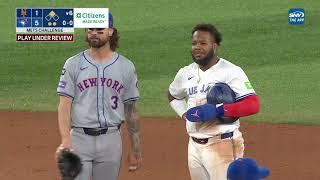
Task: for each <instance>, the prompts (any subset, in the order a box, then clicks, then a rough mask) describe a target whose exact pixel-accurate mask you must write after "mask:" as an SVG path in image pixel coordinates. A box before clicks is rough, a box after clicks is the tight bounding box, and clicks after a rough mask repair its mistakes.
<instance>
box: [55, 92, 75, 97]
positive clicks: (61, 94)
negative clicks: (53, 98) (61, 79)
mask: <svg viewBox="0 0 320 180" xmlns="http://www.w3.org/2000/svg"><path fill="white" fill-rule="evenodd" d="M58 95H60V96H67V97H71V98H72V99H74V97H73V96H71V95H70V94H67V93H63V92H58Z"/></svg>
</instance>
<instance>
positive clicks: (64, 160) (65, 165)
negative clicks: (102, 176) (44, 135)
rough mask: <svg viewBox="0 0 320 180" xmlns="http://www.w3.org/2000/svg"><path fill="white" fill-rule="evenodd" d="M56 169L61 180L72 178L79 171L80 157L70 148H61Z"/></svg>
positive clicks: (80, 166)
mask: <svg viewBox="0 0 320 180" xmlns="http://www.w3.org/2000/svg"><path fill="white" fill-rule="evenodd" d="M58 169H59V171H60V174H61V177H62V180H74V179H75V177H77V175H78V174H79V173H80V172H81V169H82V163H81V159H80V157H79V156H78V155H77V154H75V153H73V152H72V151H70V149H63V150H62V151H61V153H60V154H59V156H58Z"/></svg>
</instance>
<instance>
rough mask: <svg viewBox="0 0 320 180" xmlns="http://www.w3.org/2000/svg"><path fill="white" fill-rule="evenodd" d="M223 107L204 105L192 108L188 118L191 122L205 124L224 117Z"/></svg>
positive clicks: (187, 114) (188, 112)
mask: <svg viewBox="0 0 320 180" xmlns="http://www.w3.org/2000/svg"><path fill="white" fill-rule="evenodd" d="M223 114H224V109H223V105H222V104H221V105H215V104H204V105H200V106H196V107H193V108H190V109H189V110H188V111H187V113H186V118H187V120H188V121H191V122H205V121H210V120H214V119H216V118H217V117H219V116H223Z"/></svg>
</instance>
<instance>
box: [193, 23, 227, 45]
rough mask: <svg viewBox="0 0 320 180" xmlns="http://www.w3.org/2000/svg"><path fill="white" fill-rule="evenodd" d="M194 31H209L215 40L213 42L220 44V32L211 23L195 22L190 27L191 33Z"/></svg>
mask: <svg viewBox="0 0 320 180" xmlns="http://www.w3.org/2000/svg"><path fill="white" fill-rule="evenodd" d="M196 31H205V32H209V33H210V34H211V36H212V38H213V39H214V40H215V42H216V43H217V44H218V45H220V43H221V41H222V34H221V33H220V32H219V31H218V30H217V28H216V27H215V26H214V25H212V24H204V23H202V24H197V25H195V26H194V27H193V29H192V35H193V34H194V32H196Z"/></svg>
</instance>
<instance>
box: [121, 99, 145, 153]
mask: <svg viewBox="0 0 320 180" xmlns="http://www.w3.org/2000/svg"><path fill="white" fill-rule="evenodd" d="M124 107H125V108H124V110H125V118H126V121H127V128H128V132H129V138H130V142H131V148H132V150H133V152H135V153H140V152H141V148H140V122H139V114H138V111H137V108H136V102H135V101H131V102H128V103H126V104H125V106H124Z"/></svg>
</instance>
